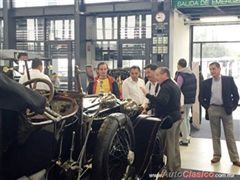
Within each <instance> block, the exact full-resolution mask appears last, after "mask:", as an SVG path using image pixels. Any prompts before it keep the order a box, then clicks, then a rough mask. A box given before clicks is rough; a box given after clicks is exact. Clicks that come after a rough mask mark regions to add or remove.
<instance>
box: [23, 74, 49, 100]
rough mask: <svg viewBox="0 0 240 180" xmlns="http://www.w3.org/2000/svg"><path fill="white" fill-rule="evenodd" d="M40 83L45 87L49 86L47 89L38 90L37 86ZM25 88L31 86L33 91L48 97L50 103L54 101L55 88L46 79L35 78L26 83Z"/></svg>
mask: <svg viewBox="0 0 240 180" xmlns="http://www.w3.org/2000/svg"><path fill="white" fill-rule="evenodd" d="M38 83H43V84H45V85H47V86H46V87H47V89H38V88H37V84H38ZM23 85H24V86H29V87H30V88H31V89H32V90H33V91H37V92H39V94H41V95H42V96H44V97H46V98H47V100H48V102H51V101H52V99H53V95H54V88H53V84H52V83H51V82H50V81H48V80H46V79H41V78H35V79H31V80H29V81H26V82H25V83H23Z"/></svg>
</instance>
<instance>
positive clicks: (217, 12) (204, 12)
mask: <svg viewBox="0 0 240 180" xmlns="http://www.w3.org/2000/svg"><path fill="white" fill-rule="evenodd" d="M177 10H178V11H179V12H180V13H182V14H184V15H186V16H187V17H188V18H189V19H192V20H195V19H199V18H200V17H207V16H229V15H237V16H240V6H224V7H199V8H178V9H177Z"/></svg>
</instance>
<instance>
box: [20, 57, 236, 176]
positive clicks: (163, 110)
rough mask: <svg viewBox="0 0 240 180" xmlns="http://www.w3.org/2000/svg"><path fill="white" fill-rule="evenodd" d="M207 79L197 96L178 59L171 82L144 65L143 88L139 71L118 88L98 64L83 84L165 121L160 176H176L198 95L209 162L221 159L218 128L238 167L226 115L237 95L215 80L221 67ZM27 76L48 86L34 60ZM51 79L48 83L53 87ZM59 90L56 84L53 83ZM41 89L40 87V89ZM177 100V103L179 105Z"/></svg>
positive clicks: (228, 83)
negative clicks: (210, 153)
mask: <svg viewBox="0 0 240 180" xmlns="http://www.w3.org/2000/svg"><path fill="white" fill-rule="evenodd" d="M209 70H210V73H211V75H212V78H209V79H206V80H203V81H202V82H201V85H200V91H199V92H197V78H196V76H195V74H194V73H193V72H192V71H191V69H190V67H188V66H187V61H186V60H185V59H179V61H178V64H177V72H176V73H175V77H174V78H171V77H172V76H171V73H170V70H169V69H168V68H167V67H159V66H157V65H155V64H149V65H147V66H146V67H145V68H144V71H145V77H146V78H147V82H146V83H145V81H144V80H143V79H142V78H141V69H140V68H139V67H138V66H132V67H131V68H130V70H129V75H130V76H129V77H128V78H126V79H125V80H124V81H123V82H122V86H121V87H119V84H118V83H117V82H116V80H115V79H114V78H113V77H111V76H110V75H109V74H108V65H107V64H106V63H104V62H101V63H99V64H98V65H97V69H96V74H97V76H96V77H94V78H92V79H91V81H89V84H88V87H87V93H88V94H99V93H113V94H114V95H115V96H116V97H117V98H120V99H132V100H134V101H135V102H136V103H137V104H138V105H139V106H142V109H143V111H142V113H143V114H149V115H152V116H156V117H158V118H165V117H169V118H170V119H171V121H172V122H173V124H172V127H171V128H170V129H165V130H160V131H159V134H160V137H161V142H162V144H161V146H162V151H163V154H165V155H166V157H167V163H166V170H168V171H171V172H172V171H180V169H181V158H180V149H179V146H180V145H181V146H188V145H189V143H190V133H191V125H190V117H189V114H190V112H191V110H192V105H193V104H194V103H195V101H196V97H197V96H198V95H199V102H200V104H201V105H202V106H203V107H204V108H205V109H206V115H207V116H206V119H209V122H210V127H211V133H212V143H213V152H214V153H213V159H212V160H211V163H217V162H219V161H220V159H221V144H220V135H221V122H222V124H223V128H224V133H225V136H226V143H227V147H228V152H229V156H230V160H231V161H232V163H233V165H235V166H238V167H240V161H239V156H238V151H237V147H236V142H235V138H234V133H233V119H232V112H233V111H234V110H235V109H236V108H237V105H238V101H239V94H238V89H237V87H236V85H235V83H234V80H233V78H232V77H229V76H223V75H221V67H220V64H219V63H217V62H213V63H211V64H210V65H209ZM30 76H31V77H33V78H36V77H40V78H44V79H47V80H49V81H51V79H50V78H49V77H47V76H46V75H44V74H43V73H42V64H41V61H40V60H36V61H33V63H32V71H31V72H30ZM26 80H27V75H23V76H22V77H21V78H20V81H19V82H20V83H23V82H25V81H26ZM55 81H56V79H55V80H53V79H52V82H55ZM56 83H57V84H58V85H59V82H56ZM40 88H43V89H45V87H40ZM181 98H182V103H181Z"/></svg>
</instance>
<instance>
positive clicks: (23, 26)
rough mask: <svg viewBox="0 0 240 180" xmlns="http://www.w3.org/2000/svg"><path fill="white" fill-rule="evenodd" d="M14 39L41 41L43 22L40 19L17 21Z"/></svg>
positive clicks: (42, 38)
mask: <svg viewBox="0 0 240 180" xmlns="http://www.w3.org/2000/svg"><path fill="white" fill-rule="evenodd" d="M16 38H17V40H25V41H26V40H27V41H43V40H44V20H43V19H42V18H34V19H17V20H16Z"/></svg>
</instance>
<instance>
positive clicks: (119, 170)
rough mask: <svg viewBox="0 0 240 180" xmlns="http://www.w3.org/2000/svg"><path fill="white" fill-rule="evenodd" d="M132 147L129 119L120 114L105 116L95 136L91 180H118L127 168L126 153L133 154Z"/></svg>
mask: <svg viewBox="0 0 240 180" xmlns="http://www.w3.org/2000/svg"><path fill="white" fill-rule="evenodd" d="M134 146H135V138H134V131H133V126H132V122H131V121H130V119H129V118H128V117H127V116H126V115H125V114H122V113H114V114H111V115H109V116H107V117H106V119H105V120H104V122H103V124H102V126H101V128H100V130H99V133H98V136H97V142H96V146H95V151H94V155H93V173H92V179H98V180H120V179H121V178H122V177H123V175H124V174H125V173H126V169H127V167H129V162H128V153H129V151H130V150H131V151H133V152H134ZM129 168H130V167H129Z"/></svg>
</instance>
